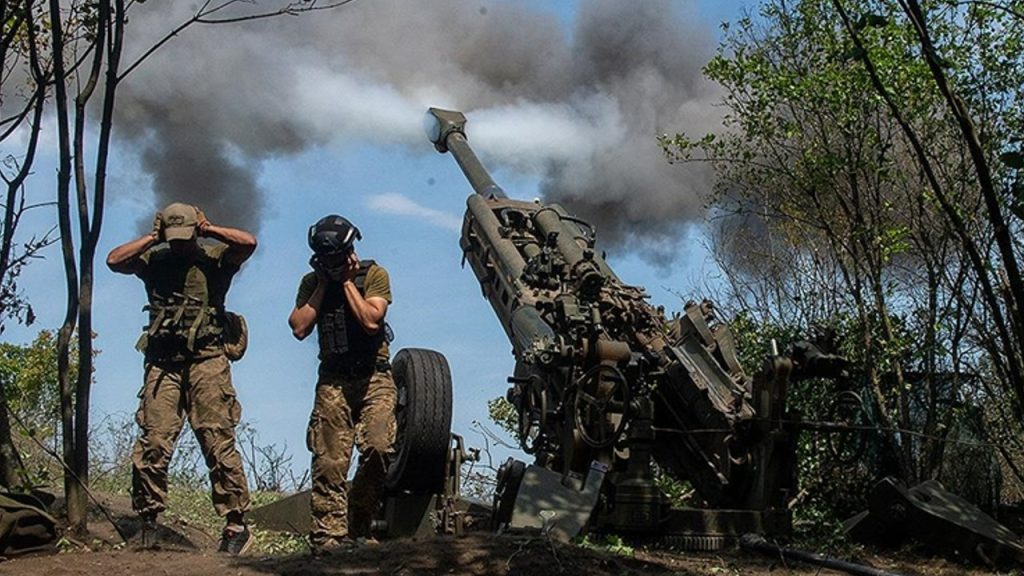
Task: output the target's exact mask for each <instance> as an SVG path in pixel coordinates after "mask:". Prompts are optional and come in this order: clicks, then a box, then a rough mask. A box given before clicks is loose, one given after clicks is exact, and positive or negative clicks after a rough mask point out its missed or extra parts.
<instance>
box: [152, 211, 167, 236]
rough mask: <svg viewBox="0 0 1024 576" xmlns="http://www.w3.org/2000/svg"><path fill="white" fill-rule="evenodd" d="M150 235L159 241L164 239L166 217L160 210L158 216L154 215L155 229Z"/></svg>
mask: <svg viewBox="0 0 1024 576" xmlns="http://www.w3.org/2000/svg"><path fill="white" fill-rule="evenodd" d="M149 235H150V236H152V237H153V240H156V241H157V242H160V241H161V240H163V239H164V217H163V214H161V213H160V212H157V213H156V216H154V217H153V230H151V231H150V233H149Z"/></svg>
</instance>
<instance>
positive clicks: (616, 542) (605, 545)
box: [577, 534, 636, 558]
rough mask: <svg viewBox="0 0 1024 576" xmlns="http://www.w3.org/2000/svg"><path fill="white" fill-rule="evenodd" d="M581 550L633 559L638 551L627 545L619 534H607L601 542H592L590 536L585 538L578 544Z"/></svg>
mask: <svg viewBox="0 0 1024 576" xmlns="http://www.w3.org/2000/svg"><path fill="white" fill-rule="evenodd" d="M577 545H578V546H579V547H580V548H585V549H587V550H596V551H598V552H605V553H607V554H614V555H616V556H625V557H627V558H632V557H633V556H635V555H636V549H635V548H633V547H632V546H630V545H629V544H627V543H626V542H625V541H624V540H623V539H622V536H619V535H618V534H606V535H605V536H604V537H603V538H602V540H601V541H600V542H595V541H593V540H591V538H590V535H589V534H588V535H585V536H583V538H582V539H580V540H579V541H578V542H577Z"/></svg>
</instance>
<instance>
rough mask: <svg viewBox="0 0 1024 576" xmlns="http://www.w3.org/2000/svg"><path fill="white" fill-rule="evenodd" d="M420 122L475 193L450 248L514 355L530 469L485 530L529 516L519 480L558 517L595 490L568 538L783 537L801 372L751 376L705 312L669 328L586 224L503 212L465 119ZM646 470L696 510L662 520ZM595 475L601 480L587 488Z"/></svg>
mask: <svg viewBox="0 0 1024 576" xmlns="http://www.w3.org/2000/svg"><path fill="white" fill-rule="evenodd" d="M427 120H428V127H427V130H428V135H429V137H430V140H431V141H432V142H433V143H434V145H435V148H436V149H437V150H438V151H439V152H442V153H444V152H450V153H451V154H452V155H453V156H454V157H455V159H456V161H457V162H458V165H459V167H460V168H461V169H462V171H463V172H464V174H465V176H466V178H467V179H468V180H469V183H470V184H471V186H472V188H473V190H474V194H472V195H470V196H469V198H468V199H467V201H466V203H467V210H466V214H465V219H464V222H463V227H462V236H461V247H462V250H463V253H464V258H465V261H466V262H468V263H469V266H470V268H471V269H472V270H473V273H474V274H475V275H476V277H477V279H478V280H479V282H480V286H481V288H482V290H483V295H484V297H485V298H486V299H487V300H488V302H490V304H491V306H492V308H493V309H494V313H495V315H496V316H497V317H498V320H499V321H500V323H501V325H502V328H504V330H505V333H506V335H507V336H508V339H509V341H510V342H511V343H512V348H513V353H514V355H515V359H516V364H515V371H514V375H513V376H512V377H510V378H509V383H510V384H511V387H510V388H509V389H508V392H507V399H508V400H509V401H510V402H511V403H512V404H513V405H514V406H515V408H516V411H517V413H518V436H519V441H520V443H521V445H522V448H523V450H524V451H525V452H527V453H528V454H531V455H532V456H533V457H534V459H535V461H534V464H533V465H532V466H529V467H528V466H525V465H524V464H522V463H518V462H515V461H510V462H507V463H506V464H505V466H503V467H502V469H501V470H500V472H499V489H498V495H497V498H496V503H495V516H496V519H497V520H498V521H499V522H512V523H513V524H515V522H514V519H515V517H516V516H517V514H516V512H515V510H516V508H517V507H522V506H526V508H527V509H530V510H529V511H528V512H527V515H533V514H534V513H535V512H538V511H539V510H540V508H537V509H536V510H533V509H532V508H531V506H530V504H529V503H528V502H526V501H525V500H524V498H523V497H522V494H519V493H518V492H522V489H523V482H524V478H528V479H529V482H528V483H529V484H531V485H533V486H535V487H536V489H535V490H534V493H533V496H529V497H528V498H527V499H529V498H531V497H532V498H536V497H539V495H540V494H543V493H550V492H551V491H552V490H555V491H558V490H561V488H558V487H562V488H565V489H566V490H568V491H569V492H568V494H570V495H569V496H565V498H564V499H565V501H566V502H567V504H566V505H565V507H566V508H569V509H571V508H574V504H573V500H574V497H573V496H572V494H573V491H575V493H577V494H583V493H587V492H588V489H587V488H586V486H587V485H588V484H589V485H597V486H599V487H598V488H596V489H594V490H591V492H593V494H590V496H592V498H591V500H593V511H592V513H589V514H587V513H586V511H585V510H584V511H583V513H582V517H580V518H579V519H578V521H577V522H576V524H577V525H579V526H578V527H579V528H582V527H583V525H584V524H585V525H586V526H587V527H589V529H591V530H601V529H608V530H615V531H619V532H621V531H635V532H637V533H668V534H672V533H678V534H679V535H681V536H683V537H686V536H688V535H689V536H693V537H696V538H697V540H696V541H698V542H705V543H707V542H712V543H720V542H721V541H724V540H729V539H732V538H733V537H735V535H736V533H738V532H741V531H755V532H768V533H785V532H788V530H789V525H790V516H789V512H788V510H787V506H786V504H787V502H788V500H789V499H790V498H792V497H793V496H794V495H795V490H796V479H795V472H794V469H795V466H794V438H795V431H794V430H793V429H791V428H790V427H789V426H787V424H786V422H785V418H784V416H785V396H786V385H787V382H788V380H789V378H790V377H791V376H792V375H793V373H794V370H797V371H799V370H801V369H804V368H806V366H805V365H802V364H801V363H799V362H794V360H793V359H792V358H789V357H784V356H779V355H774V356H772V357H770V358H767V360H766V362H765V365H764V367H763V368H762V370H760V371H759V372H758V373H757V374H756V375H755V376H754V377H751V376H750V375H748V374H747V373H746V372H745V371H744V370H743V368H742V367H741V366H740V363H739V361H738V360H737V357H736V351H735V347H734V341H733V336H732V333H731V332H730V330H729V327H728V326H727V325H726V324H725V323H723V322H721V321H720V320H719V319H718V318H717V317H716V316H715V309H714V306H713V304H712V303H711V302H709V301H704V302H701V303H693V302H691V303H688V304H687V305H686V307H685V310H684V312H683V313H682V314H680V315H677V316H675V317H672V318H668V317H666V315H665V314H664V312H663V310H661V309H659V308H657V307H655V306H653V305H652V304H651V303H650V302H649V300H648V295H647V294H646V293H645V291H644V290H643V288H641V287H638V286H631V285H628V284H626V283H624V282H623V281H622V280H621V279H620V278H619V277H618V276H617V275H616V274H615V272H614V271H613V270H612V269H611V268H610V267H609V265H608V263H607V262H606V260H605V259H604V257H603V255H602V254H601V253H599V251H598V250H597V247H596V238H595V231H594V228H593V226H591V225H590V224H588V223H587V222H585V221H584V220H582V219H580V218H577V217H575V216H573V215H572V214H571V213H569V212H568V211H567V210H566V209H565V208H563V207H562V206H560V205H558V204H553V203H552V204H545V203H540V202H527V201H521V200H514V199H510V198H508V197H507V195H506V194H505V192H504V191H503V190H502V189H501V187H500V186H498V185H497V184H496V183H495V182H494V181H493V179H492V178H491V177H490V175H489V174H488V172H487V170H486V169H485V168H484V167H483V165H482V164H481V163H480V161H479V160H478V158H477V157H476V155H475V153H474V152H473V150H472V149H471V148H470V146H469V143H468V140H467V137H466V131H465V125H466V118H465V116H464V115H463V114H461V113H459V112H455V111H448V110H441V109H437V108H431V109H430V111H429V113H428V117H427ZM533 469H536V472H535V474H536V476H537V477H535V478H530V471H531V470H533ZM657 471H662V472H664V473H667V474H669V475H671V476H673V477H675V478H678V479H680V480H685V481H688V482H689V483H690V484H691V485H692V487H693V489H694V490H695V491H696V493H697V495H698V496H699V501H700V509H691V510H685V509H671V508H669V507H668V506H667V504H666V498H665V497H664V495H663V494H662V492H661V490H660V489H659V488H658V486H657V483H656V473H657ZM595 474H596V475H600V476H602V477H603V479H602V481H600V482H594V481H593V480H591V481H590V482H588V481H587V480H586V479H587V477H588V476H592V475H595ZM581 500H582V501H583V502H582V506H583V508H590V506H591V504H590V501H589V500H587V498H585V497H580V498H579V499H576V501H577V502H580V501H581ZM541 507H543V506H541ZM576 507H578V506H576ZM534 508H536V506H534ZM555 508H558V506H557V505H556V506H555ZM564 515H566V516H571V515H572V514H564ZM520 516H521V515H520ZM577 516H579V514H577ZM521 521H523V522H527V523H529V520H528V519H522V520H521ZM570 524H572V522H570ZM569 531H570V532H572V531H576V527H575V525H574V527H573V528H572V529H571V530H569ZM691 539H692V538H691ZM709 539H710V540H709Z"/></svg>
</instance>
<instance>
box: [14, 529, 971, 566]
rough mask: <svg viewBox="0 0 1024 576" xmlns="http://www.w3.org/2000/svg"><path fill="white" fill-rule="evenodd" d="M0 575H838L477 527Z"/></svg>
mask: <svg viewBox="0 0 1024 576" xmlns="http://www.w3.org/2000/svg"><path fill="white" fill-rule="evenodd" d="M855 560H856V561H857V562H860V563H864V564H869V565H871V566H873V567H875V568H877V569H880V570H884V571H887V572H891V573H895V574H904V575H907V576H911V575H913V576H925V575H927V576H944V575H949V576H952V575H954V574H956V575H960V574H965V575H967V574H969V575H974V576H980V575H982V574H990V572H986V571H982V570H970V569H966V568H964V567H963V566H959V565H956V564H952V563H950V562H947V561H945V560H941V559H922V558H906V559H902V560H894V559H892V558H889V557H883V556H876V555H871V556H869V557H865V558H858V559H855ZM0 574H17V575H19V576H55V575H64V574H67V575H75V576H127V575H135V574H144V575H147V576H198V575H206V574H213V575H237V576H261V575H266V574H281V575H312V576H328V575H361V574H386V575H389V576H413V575H420V574H431V575H434V574H436V575H449V576H470V575H478V574H486V575H489V576H497V575H506V574H507V575H523V576H534V575H538V576H539V575H549V574H556V575H562V574H564V575H586V576H606V575H607V576H612V575H623V574H624V575H641V574H642V575H662V574H665V575H668V574H675V575H680V576H682V575H686V576H689V575H705V574H713V575H741V574H742V575H748V574H749V575H755V576H757V575H769V574H770V575H772V576H777V575H785V574H806V575H811V574H815V575H817V574H820V575H822V576H825V575H830V574H842V573H841V572H834V571H830V570H824V569H821V570H819V568H817V567H814V566H808V565H796V564H790V565H787V564H786V563H784V562H781V561H779V560H777V559H772V558H768V557H761V556H755V555H751V554H749V553H746V552H743V551H741V550H729V551H724V552H721V553H690V552H670V551H651V550H636V551H635V552H634V555H633V557H625V556H621V555H617V554H612V553H609V552H606V551H599V550H591V549H586V548H582V547H579V546H574V545H569V544H558V543H553V542H550V541H548V540H546V539H544V538H543V537H541V536H539V535H527V534H518V535H502V536H494V535H491V534H482V533H475V534H471V535H468V536H464V537H460V538H455V537H437V538H430V539H426V540H419V541H417V540H395V541H391V542H384V543H381V544H380V545H378V546H374V547H370V548H362V549H357V550H353V551H349V552H345V553H343V554H340V555H337V556H331V557H326V558H314V557H312V556H310V555H309V554H308V553H300V554H292V555H288V556H262V557H261V556H251V557H242V558H231V557H227V556H225V555H222V554H218V553H217V552H215V551H214V550H213V542H212V541H210V542H208V543H204V544H201V545H200V546H198V547H196V548H189V547H183V546H175V545H168V546H167V547H165V549H162V550H156V551H148V550H147V551H142V550H138V549H134V548H133V547H132V546H131V545H129V546H127V547H124V548H123V549H116V550H106V551H97V552H88V551H68V552H63V553H59V554H58V553H50V554H39V555H34V556H28V557H18V558H12V559H7V560H6V561H4V562H0Z"/></svg>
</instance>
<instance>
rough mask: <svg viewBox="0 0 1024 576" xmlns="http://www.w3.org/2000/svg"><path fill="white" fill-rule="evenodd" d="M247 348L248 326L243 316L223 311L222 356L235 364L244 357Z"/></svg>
mask: <svg viewBox="0 0 1024 576" xmlns="http://www.w3.org/2000/svg"><path fill="white" fill-rule="evenodd" d="M248 347H249V325H248V324H246V322H245V316H242V315H241V314H237V313H235V312H228V311H227V310H225V311H224V355H225V356H227V357H228V360H230V361H232V362H237V361H239V360H241V359H242V356H245V351H246V349H247V348H248Z"/></svg>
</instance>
